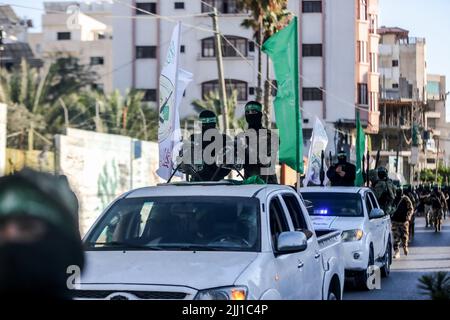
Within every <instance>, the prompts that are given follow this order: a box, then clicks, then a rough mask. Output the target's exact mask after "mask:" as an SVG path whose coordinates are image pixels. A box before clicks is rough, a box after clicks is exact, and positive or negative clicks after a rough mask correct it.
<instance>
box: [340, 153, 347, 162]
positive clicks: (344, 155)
mask: <svg viewBox="0 0 450 320" xmlns="http://www.w3.org/2000/svg"><path fill="white" fill-rule="evenodd" d="M338 163H339V164H346V163H347V154H346V153H345V152H339V153H338Z"/></svg>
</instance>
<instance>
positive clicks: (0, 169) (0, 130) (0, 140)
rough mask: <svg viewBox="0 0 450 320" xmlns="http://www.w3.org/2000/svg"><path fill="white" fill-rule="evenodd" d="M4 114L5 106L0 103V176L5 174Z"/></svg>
mask: <svg viewBox="0 0 450 320" xmlns="http://www.w3.org/2000/svg"><path fill="white" fill-rule="evenodd" d="M6 112H7V106H6V104H4V103H0V176H3V175H4V174H5V169H6V163H5V162H6V119H7V118H6Z"/></svg>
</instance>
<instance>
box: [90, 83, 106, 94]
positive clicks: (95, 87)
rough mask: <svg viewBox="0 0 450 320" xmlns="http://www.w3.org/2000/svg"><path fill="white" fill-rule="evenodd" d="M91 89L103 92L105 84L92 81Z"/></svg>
mask: <svg viewBox="0 0 450 320" xmlns="http://www.w3.org/2000/svg"><path fill="white" fill-rule="evenodd" d="M91 88H92V90H94V91H98V92H101V93H103V92H104V91H105V86H104V85H103V84H102V83H93V84H92V85H91Z"/></svg>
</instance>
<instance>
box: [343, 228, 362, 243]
mask: <svg viewBox="0 0 450 320" xmlns="http://www.w3.org/2000/svg"><path fill="white" fill-rule="evenodd" d="M363 235H364V232H363V231H362V230H361V229H354V230H346V231H342V241H344V242H348V241H358V240H361V239H362V237H363Z"/></svg>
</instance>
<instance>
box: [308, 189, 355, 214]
mask: <svg viewBox="0 0 450 320" xmlns="http://www.w3.org/2000/svg"><path fill="white" fill-rule="evenodd" d="M302 196H303V199H304V201H305V205H306V207H307V209H308V213H309V215H311V216H333V217H362V216H363V209H362V203H361V197H360V196H359V194H354V193H337V192H317V193H316V192H304V193H302Z"/></svg>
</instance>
